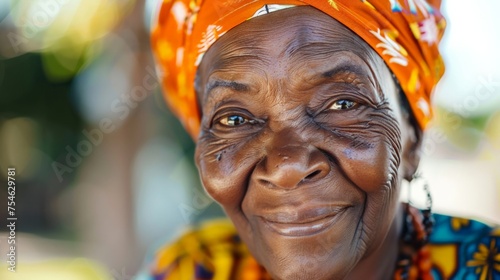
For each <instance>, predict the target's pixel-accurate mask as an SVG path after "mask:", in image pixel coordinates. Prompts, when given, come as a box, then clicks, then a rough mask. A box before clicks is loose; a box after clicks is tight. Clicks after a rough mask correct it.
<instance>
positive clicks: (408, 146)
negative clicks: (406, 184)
mask: <svg viewBox="0 0 500 280" xmlns="http://www.w3.org/2000/svg"><path fill="white" fill-rule="evenodd" d="M403 122H404V125H403V126H405V129H404V130H405V131H406V132H404V133H405V134H406V135H405V136H403V143H402V144H403V153H402V159H401V160H402V164H403V170H404V178H405V179H406V180H407V181H411V180H412V178H413V175H414V174H415V172H417V169H418V165H419V163H420V156H421V151H422V138H423V132H422V129H421V128H420V126H419V125H418V124H417V123H416V121H412V119H411V117H406V118H405V120H404V121H403Z"/></svg>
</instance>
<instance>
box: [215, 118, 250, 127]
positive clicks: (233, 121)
mask: <svg viewBox="0 0 500 280" xmlns="http://www.w3.org/2000/svg"><path fill="white" fill-rule="evenodd" d="M219 122H220V123H221V124H223V125H226V126H238V125H242V124H245V123H247V122H248V119H246V118H244V117H242V116H239V115H231V116H227V117H224V118H222V119H220V121H219Z"/></svg>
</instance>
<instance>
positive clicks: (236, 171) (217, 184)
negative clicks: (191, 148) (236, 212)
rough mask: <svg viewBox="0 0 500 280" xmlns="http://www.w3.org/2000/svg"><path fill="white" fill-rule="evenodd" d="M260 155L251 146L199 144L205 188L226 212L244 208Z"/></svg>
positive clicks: (201, 174) (205, 142)
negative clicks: (246, 193) (250, 181)
mask: <svg viewBox="0 0 500 280" xmlns="http://www.w3.org/2000/svg"><path fill="white" fill-rule="evenodd" d="M245 151H246V152H245ZM256 153H257V151H256V149H255V148H252V147H248V144H247V143H244V144H241V143H240V144H227V143H223V144H213V143H212V144H210V141H205V140H200V141H199V142H198V145H197V147H196V156H195V157H196V164H197V166H198V170H199V173H200V177H201V180H202V183H203V186H204V188H205V190H206V191H207V193H208V194H209V195H210V196H211V197H212V198H213V199H214V200H215V201H217V202H218V203H219V204H221V205H222V206H223V207H224V208H225V209H226V210H228V209H230V208H239V207H240V203H241V201H242V200H243V197H244V195H245V192H246V187H245V186H246V185H247V184H246V182H247V181H248V177H249V175H250V173H251V171H252V170H253V167H254V166H255V164H256V160H255V159H256V158H257V156H256Z"/></svg>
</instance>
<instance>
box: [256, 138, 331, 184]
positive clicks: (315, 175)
mask: <svg viewBox="0 0 500 280" xmlns="http://www.w3.org/2000/svg"><path fill="white" fill-rule="evenodd" d="M330 168H331V167H330V163H329V160H328V158H327V156H326V155H325V154H323V153H322V152H321V151H320V150H318V149H317V148H316V147H313V146H310V145H304V146H301V145H287V146H284V147H274V148H272V149H268V152H267V155H266V157H264V158H263V159H262V160H261V161H260V162H259V164H258V165H257V166H256V169H255V173H254V176H255V178H256V179H257V181H258V182H259V183H260V184H263V185H266V186H270V187H275V188H288V189H293V188H296V187H298V186H299V185H301V184H302V183H306V182H309V183H310V182H314V181H317V180H319V179H321V178H324V177H325V176H326V175H328V173H330Z"/></svg>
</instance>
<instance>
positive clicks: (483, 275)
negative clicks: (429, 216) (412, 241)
mask: <svg viewBox="0 0 500 280" xmlns="http://www.w3.org/2000/svg"><path fill="white" fill-rule="evenodd" d="M434 218H435V222H436V223H435V226H434V230H433V233H432V234H431V236H430V240H429V243H430V249H431V256H432V262H433V274H434V279H471V280H472V279H500V227H493V226H489V225H486V224H484V223H481V222H479V221H475V220H470V219H464V218H459V217H451V216H445V215H439V214H435V215H434Z"/></svg>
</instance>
